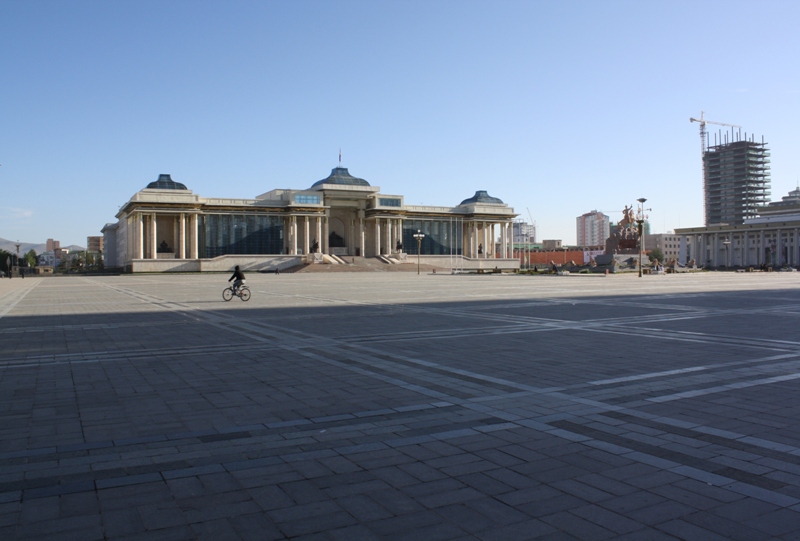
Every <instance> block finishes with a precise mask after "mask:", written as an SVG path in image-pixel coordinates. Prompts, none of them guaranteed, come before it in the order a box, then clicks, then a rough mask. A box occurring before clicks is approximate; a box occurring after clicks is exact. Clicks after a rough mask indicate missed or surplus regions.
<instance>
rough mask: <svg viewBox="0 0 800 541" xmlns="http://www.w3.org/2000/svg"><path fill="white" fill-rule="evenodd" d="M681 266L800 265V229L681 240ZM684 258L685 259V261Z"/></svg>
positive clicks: (717, 233) (716, 234)
mask: <svg viewBox="0 0 800 541" xmlns="http://www.w3.org/2000/svg"><path fill="white" fill-rule="evenodd" d="M680 253H681V259H682V261H681V263H685V262H686V261H689V260H691V259H694V260H695V262H696V264H697V265H698V266H710V267H749V266H753V267H757V266H761V265H777V266H782V265H789V266H793V267H797V266H800V227H793V228H791V227H790V228H775V229H767V228H764V229H754V230H748V231H741V230H740V231H715V232H709V233H695V234H687V235H685V236H683V237H681V252H680ZM684 258H685V260H684Z"/></svg>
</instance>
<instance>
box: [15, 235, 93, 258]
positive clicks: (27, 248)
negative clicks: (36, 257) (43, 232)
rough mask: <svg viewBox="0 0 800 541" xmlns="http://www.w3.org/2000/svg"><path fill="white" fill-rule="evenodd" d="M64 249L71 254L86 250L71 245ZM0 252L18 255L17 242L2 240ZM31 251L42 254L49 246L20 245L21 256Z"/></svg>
mask: <svg viewBox="0 0 800 541" xmlns="http://www.w3.org/2000/svg"><path fill="white" fill-rule="evenodd" d="M62 248H66V249H67V250H69V251H70V252H81V251H83V250H85V249H86V248H84V247H83V246H78V245H76V244H71V245H70V246H62ZM0 250H5V251H6V252H9V253H12V254H16V253H17V247H16V241H13V240H6V239H0ZM31 250H33V251H34V252H36V253H37V254H41V253H42V252H46V251H47V244H34V243H32V242H20V243H19V255H20V256H23V255H25V254H27V253H28V252H30V251H31Z"/></svg>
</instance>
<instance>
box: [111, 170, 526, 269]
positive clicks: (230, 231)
mask: <svg viewBox="0 0 800 541" xmlns="http://www.w3.org/2000/svg"><path fill="white" fill-rule="evenodd" d="M515 217H516V214H514V211H513V209H512V208H510V207H509V206H508V205H506V204H505V203H503V201H501V200H500V199H497V198H495V197H492V196H489V195H488V193H487V192H485V191H478V192H476V193H475V195H474V196H473V197H471V198H469V199H465V200H463V201H462V202H461V203H460V204H458V205H456V206H452V207H446V206H416V205H406V204H405V203H404V198H403V196H398V195H387V194H383V193H380V188H378V187H376V186H370V185H369V183H367V182H366V181H364V180H363V179H358V178H356V177H353V176H351V175H350V174H349V172H348V171H347V169H344V168H341V167H337V168H335V169H334V170H333V171H332V172H331V175H330V176H328V177H327V178H325V179H323V180H320V181H318V182H316V183H314V184H313V185H312V186H311V187H310V188H308V189H304V190H302V189H301V190H288V189H287V190H285V189H280V190H272V191H270V192H266V193H264V194H262V195H260V196H257V197H256V198H255V199H220V198H203V197H200V196H198V195H196V194H194V193H193V192H191V191H190V190H189V189H187V188H186V186H185V185H183V184H181V183H178V182H174V181H173V180H172V179H171V178H170V176H169V175H161V176H160V177H159V179H158V180H157V181H156V182H152V183H150V184H149V185H148V186H147V187H146V188H144V189H142V190H141V191H139V192H137V193H136V194H135V195H134V196H133V197H132V198H131V199H130V200H129V201H128V202H127V203H126V204H125V205H123V206H122V207H121V208H120V212H119V213H118V214H117V218H118V223H117V224H116V226H114V227H106V228H104V229H103V231H104V234H105V235H113V236H114V238H107V239H106V241H105V242H106V243H107V244H109V243H113V244H114V245H115V246H116V248H117V249H116V252H115V257H116V259H117V261H107V265H108V266H109V267H121V268H123V270H126V269H127V270H130V271H132V272H138V271H139V270H142V271H146V272H158V271H160V270H163V271H164V272H166V271H172V270H175V271H177V270H182V271H191V270H202V269H203V268H215V269H219V268H226V265H227V266H232V264H233V263H234V261H235V262H239V263H241V264H244V265H246V266H245V267H243V268H245V269H247V268H255V267H253V265H256V266H258V265H261V263H259V261H264V262H267V263H268V262H269V261H279V258H283V259H280V261H284V262H285V264H286V265H291V264H299V263H302V262H306V260H307V261H308V262H322V261H323V259H322V258H319V257H314V258H309V257H308V255H309V254H311V253H313V252H320V253H322V254H323V255H330V256H346V257H348V258H350V257H357V256H359V257H376V256H383V257H385V258H392V259H393V260H394V261H395V262H404V261H406V260H407V257H406V255H407V254H416V253H417V249H418V248H419V250H420V255H421V256H430V257H438V258H442V257H445V256H446V257H449V258H453V257H457V258H463V260H464V261H468V260H471V261H476V262H477V261H481V260H498V261H497V264H498V265H499V266H500V267H502V268H512V266H514V265H516V267H514V268H518V261H517V260H516V259H513V258H511V254H512V249H511V248H512V246H511V242H512V236H511V235H510V234H509V228H510V227H511V226H512V221H513V219H514V218H515ZM417 231H420V232H421V233H423V234H424V237H423V238H422V242H421V243H420V244H419V246H418V245H417V242H416V240H415V239H414V237H413V235H414V234H415V233H416V232H417ZM334 259H336V258H334V257H331V258H327V259H324V261H333V260H334ZM500 260H505V261H500ZM338 261H341V259H339V260H338ZM439 261H441V259H440V260H439ZM190 262H192V263H191V264H190ZM348 262H352V261H348ZM201 263H202V264H201ZM486 263H487V264H491V265H492V266H493V267H494V265H495V263H494V262H492V263H489V261H486ZM237 264H238V263H237ZM264 264H265V265H266V263H264ZM247 265H250V267H247ZM258 268H262V267H258Z"/></svg>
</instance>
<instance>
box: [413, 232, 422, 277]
mask: <svg viewBox="0 0 800 541" xmlns="http://www.w3.org/2000/svg"><path fill="white" fill-rule="evenodd" d="M414 238H415V239H417V274H419V254H420V251H421V249H422V239H424V238H425V233H420V230H419V229H417V232H416V233H414Z"/></svg>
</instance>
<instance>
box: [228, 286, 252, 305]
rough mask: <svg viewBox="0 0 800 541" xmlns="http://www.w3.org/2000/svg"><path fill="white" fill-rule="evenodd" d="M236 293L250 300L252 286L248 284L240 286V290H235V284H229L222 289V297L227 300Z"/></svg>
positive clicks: (243, 298) (244, 299) (241, 297)
mask: <svg viewBox="0 0 800 541" xmlns="http://www.w3.org/2000/svg"><path fill="white" fill-rule="evenodd" d="M234 295H236V296H237V297H239V298H240V299H242V300H243V301H245V302H247V301H249V300H250V288H249V287H247V286H239V291H234V290H233V286H228V287H226V288H225V289H223V290H222V298H223V299H225V300H226V301H229V300H231V299H232V298H233V296H234Z"/></svg>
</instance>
